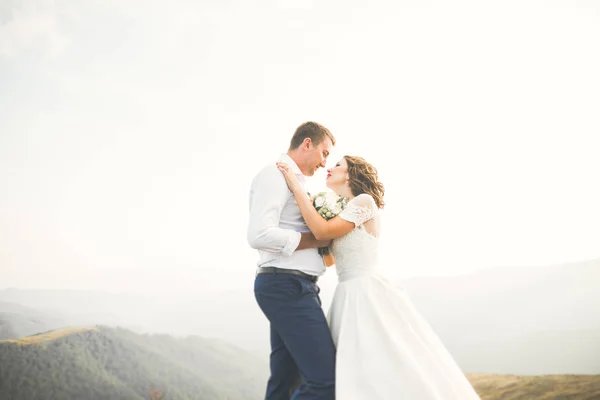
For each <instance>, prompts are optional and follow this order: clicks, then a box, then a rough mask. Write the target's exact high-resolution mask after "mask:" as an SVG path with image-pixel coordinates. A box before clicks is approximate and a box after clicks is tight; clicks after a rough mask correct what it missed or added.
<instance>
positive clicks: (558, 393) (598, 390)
mask: <svg viewBox="0 0 600 400" xmlns="http://www.w3.org/2000/svg"><path fill="white" fill-rule="evenodd" d="M467 378H469V381H470V382H471V384H472V385H473V386H474V387H475V390H476V391H477V393H479V396H480V397H481V399H482V400H599V399H600V375H542V376H517V375H490V374H469V375H467Z"/></svg>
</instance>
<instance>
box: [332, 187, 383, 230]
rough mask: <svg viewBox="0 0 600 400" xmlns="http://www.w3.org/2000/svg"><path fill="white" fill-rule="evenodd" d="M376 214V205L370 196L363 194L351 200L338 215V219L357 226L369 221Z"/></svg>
mask: <svg viewBox="0 0 600 400" xmlns="http://www.w3.org/2000/svg"><path fill="white" fill-rule="evenodd" d="M376 213H377V205H376V204H375V200H374V199H373V197H371V196H370V195H368V194H366V193H363V194H359V195H358V196H356V197H355V198H353V199H352V200H351V201H350V202H349V203H348V205H347V206H346V208H344V210H343V211H342V212H341V213H340V218H342V219H344V220H346V221H348V222H353V223H354V225H355V226H359V225H362V224H364V223H365V222H367V221H368V220H370V219H371V218H373V217H374V216H375V214H376Z"/></svg>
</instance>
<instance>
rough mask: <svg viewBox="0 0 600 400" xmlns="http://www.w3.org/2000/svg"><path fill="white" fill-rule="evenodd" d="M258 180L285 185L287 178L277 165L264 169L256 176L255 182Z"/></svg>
mask: <svg viewBox="0 0 600 400" xmlns="http://www.w3.org/2000/svg"><path fill="white" fill-rule="evenodd" d="M257 180H261V181H265V180H266V181H270V182H281V183H285V178H284V177H283V174H282V173H281V171H280V170H279V169H278V168H277V166H276V165H275V163H273V164H269V165H265V166H264V167H262V168H261V169H260V170H259V171H258V173H257V174H256V175H255V176H254V181H257Z"/></svg>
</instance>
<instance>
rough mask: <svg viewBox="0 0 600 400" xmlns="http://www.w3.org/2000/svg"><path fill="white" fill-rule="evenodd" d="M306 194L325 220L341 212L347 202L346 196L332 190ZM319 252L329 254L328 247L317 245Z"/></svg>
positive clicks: (323, 254) (324, 254)
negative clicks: (311, 194) (312, 194)
mask: <svg viewBox="0 0 600 400" xmlns="http://www.w3.org/2000/svg"><path fill="white" fill-rule="evenodd" d="M308 195H309V197H310V199H311V201H312V204H313V206H314V207H315V209H316V210H317V211H318V212H319V215H321V217H323V218H325V220H326V221H328V220H330V219H331V218H333V217H335V216H336V215H338V214H339V213H341V212H342V210H343V209H344V208H346V205H347V204H348V199H347V198H345V197H341V196H338V195H337V194H335V193H333V192H320V193H317V194H316V195H314V196H310V193H309V194H308ZM319 254H320V255H322V256H327V255H329V247H319ZM326 264H327V262H326ZM330 265H333V263H331V264H328V265H327V266H328V267H329V266H330Z"/></svg>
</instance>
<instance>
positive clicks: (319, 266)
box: [248, 122, 335, 400]
mask: <svg viewBox="0 0 600 400" xmlns="http://www.w3.org/2000/svg"><path fill="white" fill-rule="evenodd" d="M334 145H335V138H334V137H333V135H332V134H331V132H329V130H328V129H327V128H325V127H324V126H322V125H320V124H318V123H316V122H305V123H303V124H302V125H300V126H299V127H298V128H297V129H296V132H295V133H294V135H293V136H292V140H291V142H290V147H289V149H288V152H287V154H282V155H281V157H280V158H279V160H277V161H283V162H285V163H286V164H288V165H289V166H290V168H292V169H293V170H294V172H295V173H296V175H297V176H298V179H299V181H300V183H301V184H304V179H305V176H312V175H314V173H315V171H317V169H319V168H321V167H322V168H325V161H326V160H327V157H328V156H329V153H330V152H331V150H332V148H333V146H334ZM329 242H330V241H328V240H327V241H320V240H316V239H315V237H314V236H313V235H312V234H311V233H310V231H309V229H308V227H307V226H306V223H305V222H304V219H303V218H302V215H301V214H300V210H299V208H298V205H297V203H296V200H295V199H294V196H293V195H292V192H290V190H289V189H288V186H287V184H286V182H285V178H284V177H283V175H282V174H281V172H280V171H279V170H278V169H277V167H276V166H275V162H273V164H272V165H270V166H267V167H265V168H263V169H262V170H261V171H260V172H259V173H258V174H257V175H256V176H255V178H254V180H253V181H252V186H251V188H250V221H249V224H248V243H249V244H250V246H251V247H252V248H255V249H257V250H258V253H259V261H258V270H257V274H256V279H255V281H254V294H255V296H256V301H257V302H258V305H259V306H260V308H261V310H262V311H263V313H264V314H265V316H266V317H267V319H268V320H269V322H270V326H271V358H270V366H271V376H270V378H269V381H268V383H267V393H266V396H265V400H289V399H290V389H292V388H293V386H294V384H295V381H296V379H297V376H298V374H299V375H300V377H301V378H302V383H301V384H300V386H299V387H298V388H297V389H296V390H295V392H294V393H293V395H292V396H291V398H292V399H293V400H309V399H310V400H317V399H318V400H333V399H334V398H335V391H334V389H335V387H334V385H335V348H334V345H333V340H332V338H331V333H330V331H329V327H328V326H327V321H326V319H325V315H324V314H323V310H322V308H321V300H320V298H319V287H318V286H317V278H318V277H319V276H320V275H322V274H323V273H324V272H325V265H324V263H323V259H322V258H321V256H320V255H319V253H318V251H317V248H319V247H325V246H328V245H329Z"/></svg>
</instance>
